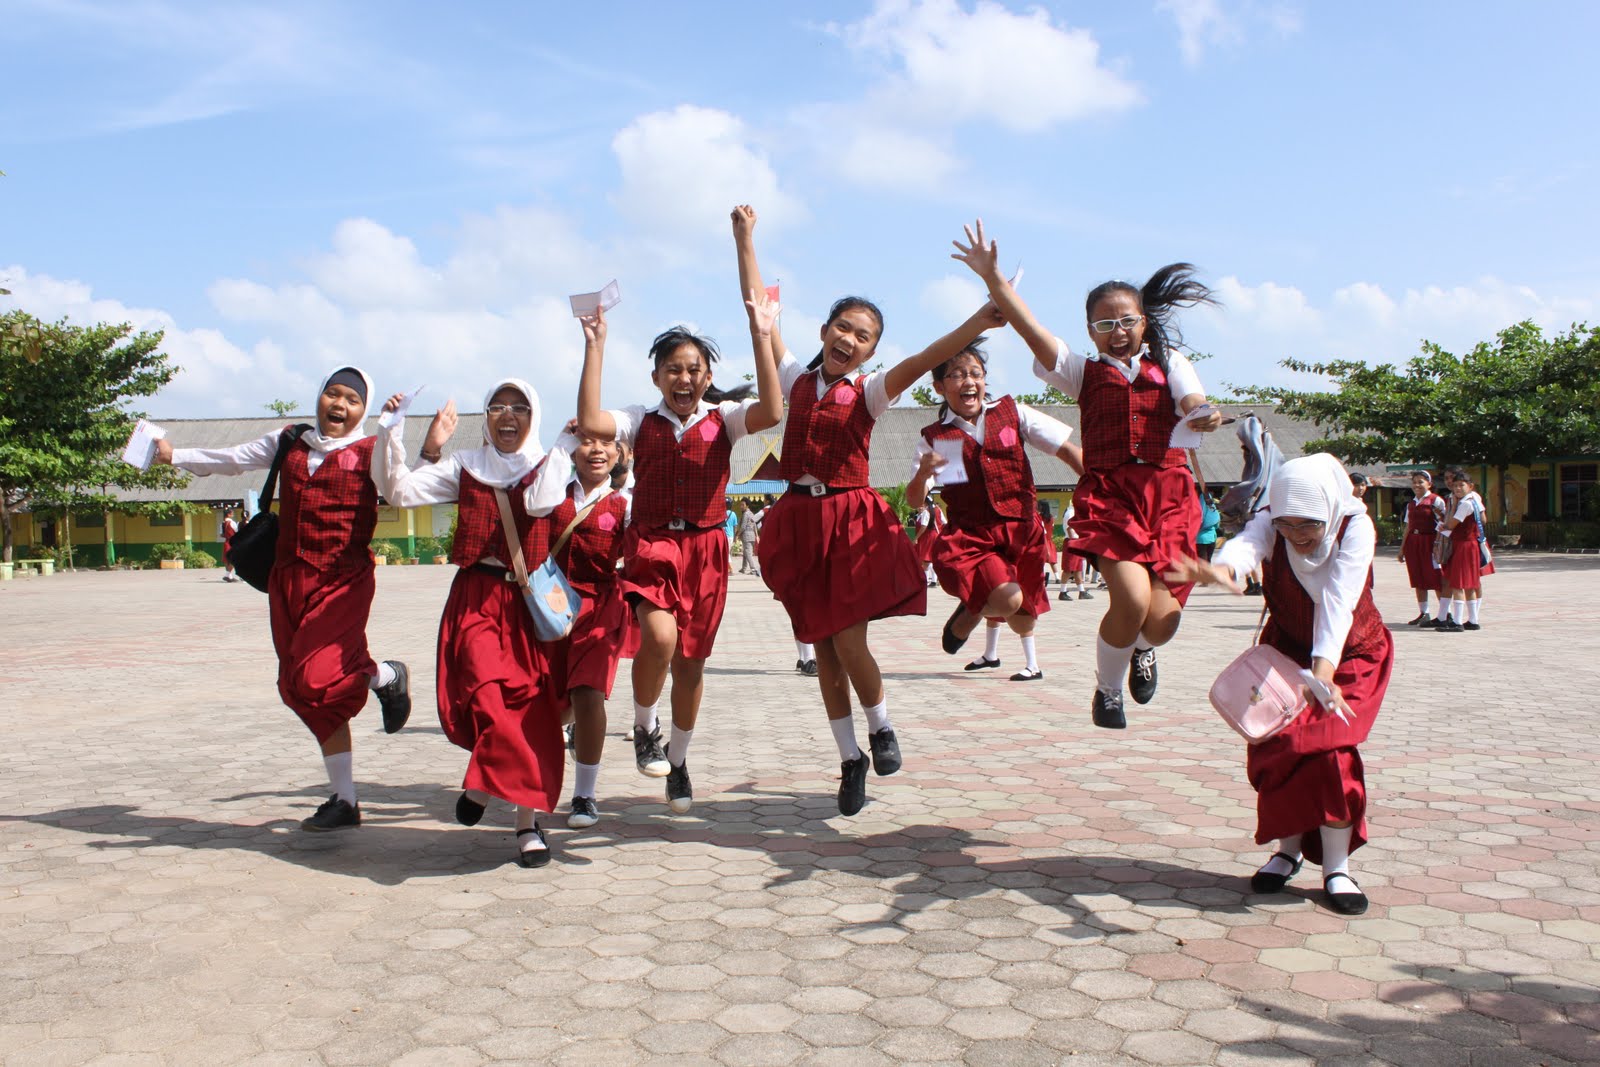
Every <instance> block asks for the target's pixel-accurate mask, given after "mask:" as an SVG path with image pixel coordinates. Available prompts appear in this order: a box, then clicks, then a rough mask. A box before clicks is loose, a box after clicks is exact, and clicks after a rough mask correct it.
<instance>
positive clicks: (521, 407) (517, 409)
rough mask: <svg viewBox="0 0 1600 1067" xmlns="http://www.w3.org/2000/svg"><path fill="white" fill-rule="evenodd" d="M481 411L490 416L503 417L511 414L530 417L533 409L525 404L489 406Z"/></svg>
mask: <svg viewBox="0 0 1600 1067" xmlns="http://www.w3.org/2000/svg"><path fill="white" fill-rule="evenodd" d="M483 410H485V411H487V412H488V413H489V414H491V415H504V414H505V413H506V412H508V411H509V412H511V414H513V415H532V414H533V408H532V407H530V406H529V405H527V404H490V405H489V406H488V407H486V408H484V409H483Z"/></svg>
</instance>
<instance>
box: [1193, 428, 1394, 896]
mask: <svg viewBox="0 0 1600 1067" xmlns="http://www.w3.org/2000/svg"><path fill="white" fill-rule="evenodd" d="M1267 499H1268V506H1267V507H1266V508H1264V509H1262V510H1260V511H1258V512H1257V513H1256V515H1255V517H1254V518H1252V519H1251V520H1250V522H1249V524H1248V525H1246V526H1245V528H1244V530H1243V531H1241V532H1240V534H1239V535H1238V536H1236V537H1233V538H1231V539H1229V541H1228V543H1227V544H1225V545H1223V546H1222V548H1221V549H1220V550H1219V551H1218V552H1217V555H1216V561H1215V562H1214V563H1205V562H1202V561H1200V560H1195V559H1188V560H1181V561H1179V562H1178V563H1177V564H1175V565H1174V566H1173V568H1172V570H1171V571H1170V572H1169V574H1170V580H1171V581H1173V582H1175V583H1179V584H1183V583H1188V582H1201V583H1204V584H1206V585H1211V584H1220V585H1223V586H1226V587H1227V588H1229V589H1231V590H1233V591H1234V592H1235V593H1242V592H1243V589H1242V587H1241V584H1240V583H1241V582H1242V581H1243V580H1244V577H1245V575H1246V574H1248V573H1249V572H1250V571H1251V570H1253V569H1254V568H1255V567H1256V566H1257V565H1260V566H1261V568H1262V593H1263V596H1264V597H1265V598H1266V604H1267V611H1268V613H1269V616H1268V619H1267V623H1266V627H1265V629H1263V630H1262V632H1261V640H1262V641H1263V642H1264V643H1266V644H1269V645H1271V646H1272V647H1273V648H1276V649H1277V650H1278V651H1280V652H1282V653H1283V654H1284V655H1286V656H1288V657H1289V658H1290V659H1292V660H1294V661H1295V662H1296V663H1298V664H1300V666H1301V667H1302V668H1305V669H1309V670H1310V671H1311V674H1312V676H1313V677H1314V678H1316V679H1317V680H1318V681H1320V682H1321V683H1322V684H1323V685H1325V686H1327V688H1328V691H1329V695H1330V696H1331V699H1332V706H1331V707H1324V706H1322V705H1321V704H1320V703H1318V702H1317V700H1316V699H1315V698H1314V697H1313V696H1312V694H1311V692H1310V690H1309V689H1308V690H1307V691H1306V693H1305V695H1306V696H1307V698H1308V699H1310V700H1311V701H1312V706H1311V707H1309V708H1308V709H1307V710H1305V711H1303V712H1301V713H1300V715H1299V717H1297V718H1296V719H1295V720H1294V721H1293V722H1292V723H1290V724H1289V725H1288V726H1287V727H1285V728H1284V730H1283V731H1282V732H1281V733H1278V734H1276V735H1274V736H1273V737H1270V738H1268V739H1267V740H1265V741H1263V742H1261V743H1259V744H1255V745H1251V746H1250V747H1249V753H1248V757H1247V761H1246V767H1247V772H1248V774H1249V777H1250V784H1251V786H1253V787H1254V788H1255V791H1256V844H1258V845H1264V844H1266V843H1267V842H1269V841H1276V842H1277V851H1276V852H1274V853H1273V855H1272V858H1271V859H1269V860H1268V861H1267V862H1266V863H1265V864H1264V865H1263V866H1262V867H1261V869H1260V870H1258V871H1256V873H1255V875H1254V876H1253V877H1252V878H1251V879H1250V888H1251V889H1252V890H1253V891H1254V892H1257V893H1276V892H1280V891H1281V890H1282V889H1283V887H1284V886H1285V885H1287V884H1288V882H1289V879H1291V878H1293V877H1294V876H1295V875H1296V874H1298V873H1299V871H1300V866H1301V864H1302V863H1303V862H1304V860H1307V859H1309V860H1310V861H1311V862H1313V863H1318V864H1320V865H1321V866H1322V884H1323V892H1324V894H1325V897H1326V899H1327V902H1328V905H1329V906H1330V907H1331V908H1333V910H1335V911H1338V912H1342V913H1343V914H1346V915H1359V914H1361V913H1362V912H1364V911H1366V910H1367V898H1366V895H1365V894H1364V893H1362V892H1361V887H1360V886H1358V885H1357V884H1356V882H1355V879H1353V878H1352V877H1351V876H1350V854H1351V853H1352V852H1354V851H1355V850H1356V849H1358V848H1360V847H1361V846H1362V845H1363V844H1365V843H1366V840H1367V789H1366V776H1365V771H1364V769H1363V765H1362V762H1361V753H1360V751H1359V750H1358V747H1357V746H1359V745H1360V744H1361V743H1362V742H1364V741H1365V740H1366V739H1367V735H1368V734H1369V733H1371V731H1372V724H1373V722H1374V721H1375V720H1376V719H1377V716H1378V711H1379V709H1380V708H1381V707H1382V705H1383V696H1384V693H1385V691H1386V690H1387V689H1388V687H1389V675H1390V672H1391V671H1392V670H1393V667H1394V640H1393V638H1391V637H1390V635H1389V630H1388V628H1387V627H1386V626H1384V624H1383V617H1382V616H1381V615H1380V614H1379V613H1378V608H1377V605H1376V604H1374V603H1373V600H1372V560H1373V556H1374V553H1375V552H1376V550H1377V542H1378V535H1377V528H1376V527H1374V526H1373V524H1372V519H1371V518H1370V517H1369V516H1368V514H1367V508H1366V505H1364V504H1363V503H1361V501H1360V500H1359V499H1358V498H1357V497H1356V495H1355V493H1354V492H1353V491H1352V486H1351V484H1350V477H1349V475H1348V474H1347V473H1346V472H1345V469H1344V465H1343V464H1341V463H1340V462H1339V461H1338V460H1337V459H1335V458H1333V457H1332V456H1330V455H1327V454H1325V453H1324V454H1318V455H1314V456H1302V457H1301V458H1299V459H1292V460H1290V461H1289V462H1287V463H1285V464H1284V465H1283V467H1282V468H1281V469H1280V470H1279V471H1278V472H1277V474H1276V475H1274V476H1273V479H1272V484H1271V485H1270V486H1268V489H1267Z"/></svg>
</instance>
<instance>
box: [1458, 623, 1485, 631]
mask: <svg viewBox="0 0 1600 1067" xmlns="http://www.w3.org/2000/svg"><path fill="white" fill-rule="evenodd" d="M1461 628H1462V629H1463V630H1481V629H1483V627H1482V626H1480V625H1479V624H1478V623H1475V622H1464V623H1462V624H1461Z"/></svg>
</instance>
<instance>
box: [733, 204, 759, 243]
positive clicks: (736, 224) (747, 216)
mask: <svg viewBox="0 0 1600 1067" xmlns="http://www.w3.org/2000/svg"><path fill="white" fill-rule="evenodd" d="M730 217H731V218H732V219H733V236H734V238H735V239H736V240H743V239H746V238H748V237H750V235H751V234H753V233H755V230H756V209H755V208H753V207H751V206H750V205H749V204H740V205H739V206H738V207H736V208H734V209H733V212H732V213H731V216H730Z"/></svg>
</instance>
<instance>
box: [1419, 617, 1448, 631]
mask: <svg viewBox="0 0 1600 1067" xmlns="http://www.w3.org/2000/svg"><path fill="white" fill-rule="evenodd" d="M1441 625H1442V623H1440V622H1439V620H1438V619H1436V618H1434V617H1433V616H1432V615H1429V616H1428V617H1427V619H1425V620H1424V621H1422V622H1419V623H1417V629H1419V630H1437V629H1438V628H1439V627H1440V626H1441Z"/></svg>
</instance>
